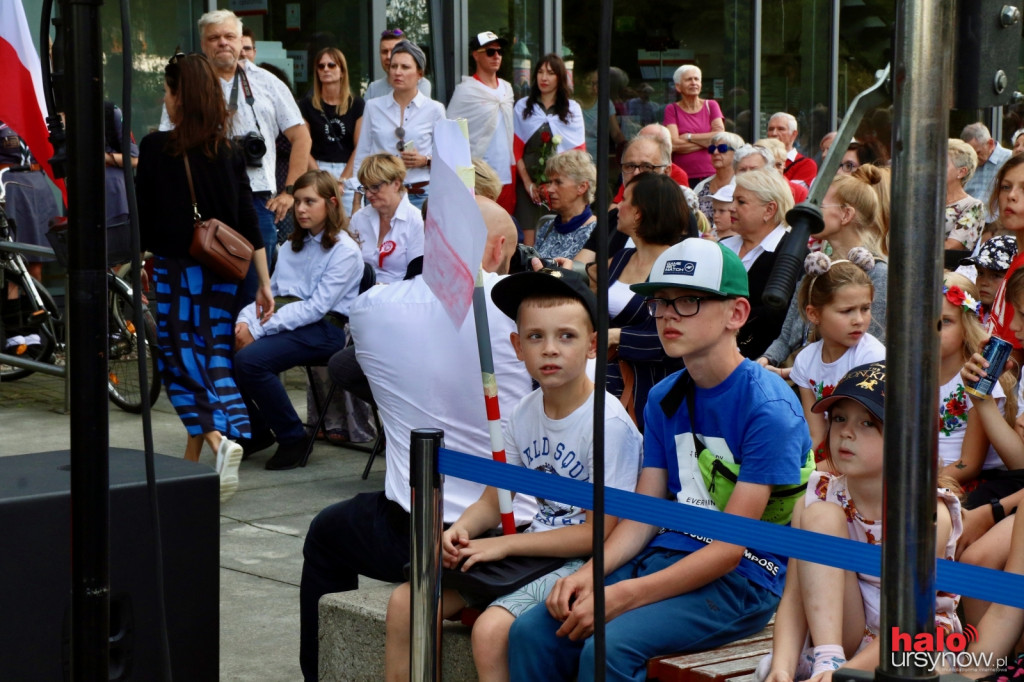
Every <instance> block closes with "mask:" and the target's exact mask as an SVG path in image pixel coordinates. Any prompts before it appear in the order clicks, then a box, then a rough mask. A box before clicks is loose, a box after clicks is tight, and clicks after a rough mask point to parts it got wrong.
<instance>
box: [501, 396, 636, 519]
mask: <svg viewBox="0 0 1024 682" xmlns="http://www.w3.org/2000/svg"><path fill="white" fill-rule="evenodd" d="M604 415H605V416H604V432H605V439H606V440H605V452H606V453H607V459H606V460H605V470H604V480H605V485H607V486H608V487H610V488H618V489H619V490H626V491H628V492H633V491H634V490H636V480H637V477H638V476H639V475H640V465H641V463H642V458H643V449H644V448H643V438H642V436H641V435H640V432H639V431H638V430H637V428H636V426H634V425H633V421H632V420H631V419H630V418H629V415H628V414H627V413H626V409H625V408H624V407H623V406H622V403H621V402H619V400H618V399H616V398H615V396H613V395H611V394H610V393H606V394H605V403H604ZM505 458H506V460H507V461H508V463H509V464H516V465H518V466H524V467H527V468H529V469H533V470H535V471H546V472H549V473H553V474H557V475H559V476H565V477H566V478H571V479H573V480H575V481H584V482H593V480H594V393H593V391H592V392H591V393H590V395H589V396H588V397H587V399H586V400H585V401H584V402H583V404H582V405H580V406H579V407H577V408H576V409H575V410H573V412H572V414H570V415H569V416H567V417H565V418H563V419H551V418H550V417H548V416H547V415H546V414H545V413H544V393H543V392H542V391H541V390H540V389H537V390H536V391H534V392H533V393H531V394H530V395H528V396H526V397H525V398H523V400H522V402H520V403H519V405H517V406H516V409H515V411H514V412H513V413H512V419H511V420H509V422H508V423H507V424H506V426H505ZM537 503H538V510H537V514H536V516H534V518H533V522H532V523H531V524H530V532H537V531H544V530H551V529H553V528H562V527H563V526H574V525H578V524H581V523H583V522H584V520H585V518H586V510H585V509H582V508H581V507H576V506H574V505H571V504H565V503H562V502H558V501H555V500H545V499H538V500H537Z"/></svg>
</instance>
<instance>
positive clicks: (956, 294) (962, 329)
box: [939, 272, 1020, 491]
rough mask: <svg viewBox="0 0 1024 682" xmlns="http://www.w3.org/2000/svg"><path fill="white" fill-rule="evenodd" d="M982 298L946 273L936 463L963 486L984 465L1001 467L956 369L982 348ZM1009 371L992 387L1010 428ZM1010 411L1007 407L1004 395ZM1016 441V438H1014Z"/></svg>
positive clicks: (965, 281)
mask: <svg viewBox="0 0 1024 682" xmlns="http://www.w3.org/2000/svg"><path fill="white" fill-rule="evenodd" d="M980 313H981V301H979V300H978V290H977V287H976V286H975V285H974V284H973V283H972V282H971V281H970V280H969V279H967V278H966V277H964V276H963V275H958V274H956V273H952V272H947V273H946V274H945V276H944V277H943V283H942V318H941V320H940V323H939V325H940V326H939V383H940V387H939V467H940V468H941V469H942V473H943V474H946V475H948V476H950V477H951V478H953V479H955V480H956V481H957V482H958V483H959V484H960V485H961V486H962V487H963V488H964V490H966V491H970V490H971V489H972V488H973V487H975V486H976V485H977V481H976V480H975V479H976V477H977V476H978V475H979V474H980V473H981V472H982V470H984V469H1005V467H1004V466H1003V463H1002V460H1000V458H999V455H998V454H997V452H996V450H995V448H993V447H991V446H990V444H989V437H988V434H987V433H986V429H985V425H984V423H983V422H982V421H981V420H979V418H978V417H974V418H972V415H975V414H976V413H977V410H975V409H974V408H975V407H976V406H977V404H978V402H981V401H977V402H972V400H971V399H970V397H968V396H967V394H966V392H965V391H964V382H963V379H961V377H960V369H961V368H962V367H963V365H964V363H965V362H967V361H968V360H970V358H971V356H972V355H973V354H974V353H977V352H979V351H980V350H981V347H982V346H983V345H984V343H985V339H986V338H987V337H988V334H987V333H986V332H985V329H984V328H983V327H982V326H981V322H980V320H979V315H980ZM1014 383H1015V379H1014V376H1013V372H1012V371H1010V372H1006V373H1004V375H1003V376H1002V377H1001V379H1000V383H999V384H997V385H996V387H995V388H994V389H993V391H992V400H990V401H984V402H990V403H992V405H991V406H992V407H994V408H996V415H997V416H996V419H997V420H999V421H1002V420H1003V418H1004V416H1003V415H1004V414H1008V415H1009V419H1010V421H1009V424H1010V427H1011V428H1012V424H1013V419H1014V418H1015V417H1016V416H1017V413H1016V406H1017V400H1016V396H1015V395H1014V388H1013V386H1014ZM1008 396H1009V398H1010V403H1011V404H1010V405H1009V410H1007V409H1006V402H1007V397H1008ZM1004 426H1005V424H1004ZM1017 440H1020V439H1019V438H1018V439H1017Z"/></svg>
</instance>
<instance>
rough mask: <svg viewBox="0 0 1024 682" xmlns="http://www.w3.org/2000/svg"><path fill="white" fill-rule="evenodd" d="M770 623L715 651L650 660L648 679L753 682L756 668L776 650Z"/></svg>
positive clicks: (694, 681) (667, 681) (678, 681)
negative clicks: (755, 632)
mask: <svg viewBox="0 0 1024 682" xmlns="http://www.w3.org/2000/svg"><path fill="white" fill-rule="evenodd" d="M773 627H774V626H773V625H772V624H769V625H768V627H766V628H765V629H764V630H762V631H761V632H759V633H757V634H756V635H752V636H750V637H747V638H746V639H741V640H738V641H736V642H733V643H732V644H729V645H727V646H723V647H719V648H718V649H713V650H711V651H701V652H697V653H691V654H670V655H668V656H658V657H657V658H652V659H651V660H649V661H648V662H647V679H648V680H652V681H653V680H657V682H753V681H754V670H755V669H756V668H757V664H758V663H759V662H760V660H761V658H762V657H764V655H765V654H769V653H771V651H772V629H773Z"/></svg>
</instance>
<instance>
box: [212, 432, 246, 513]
mask: <svg viewBox="0 0 1024 682" xmlns="http://www.w3.org/2000/svg"><path fill="white" fill-rule="evenodd" d="M241 462H242V446H241V445H239V444H238V443H236V442H235V441H233V440H231V439H230V438H228V437H227V436H221V439H220V447H218V448H217V475H218V476H220V501H221V502H222V503H223V502H227V501H228V500H230V499H231V496H232V495H234V494H235V491H237V490H238V465H239V464H241Z"/></svg>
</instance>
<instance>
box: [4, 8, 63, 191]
mask: <svg viewBox="0 0 1024 682" xmlns="http://www.w3.org/2000/svg"><path fill="white" fill-rule="evenodd" d="M0 92H3V96H2V97H0V120H2V121H3V122H4V123H6V124H7V125H8V126H10V127H11V128H12V129H13V130H14V131H15V132H16V133H18V134H19V135H21V137H22V139H24V140H25V143H26V144H28V148H29V149H30V150H31V151H32V155H33V156H35V157H36V160H37V161H38V162H39V163H40V165H42V167H43V169H44V170H45V171H46V173H47V175H49V176H50V178H51V179H54V178H53V170H52V169H51V168H50V164H49V159H50V157H51V156H53V147H52V146H51V145H50V141H49V139H48V138H49V132H48V131H47V129H46V113H45V112H46V100H45V99H44V98H43V76H42V70H41V67H40V66H39V53H38V52H36V47H35V44H33V42H32V34H31V33H29V28H28V21H27V20H26V19H25V10H24V9H23V8H22V6H21V0H0ZM55 182H57V181H56V180H55ZM57 186H58V187H60V189H61V191H62V192H66V190H65V189H64V183H63V182H57ZM66 199H67V195H66V193H65V200H66Z"/></svg>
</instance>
